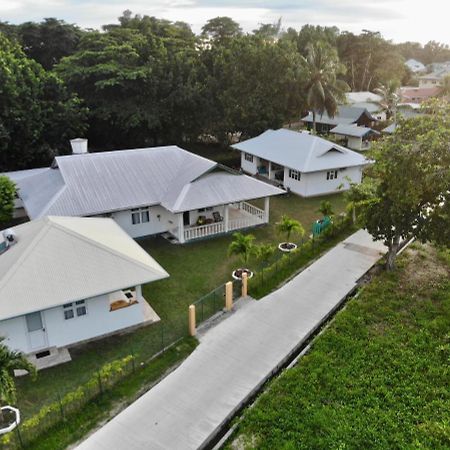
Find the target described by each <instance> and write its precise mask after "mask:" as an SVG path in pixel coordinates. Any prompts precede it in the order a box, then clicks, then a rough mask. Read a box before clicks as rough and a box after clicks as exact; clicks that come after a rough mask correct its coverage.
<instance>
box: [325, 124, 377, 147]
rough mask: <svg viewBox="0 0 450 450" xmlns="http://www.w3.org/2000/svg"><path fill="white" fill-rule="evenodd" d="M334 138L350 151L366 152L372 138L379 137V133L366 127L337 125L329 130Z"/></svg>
mask: <svg viewBox="0 0 450 450" xmlns="http://www.w3.org/2000/svg"><path fill="white" fill-rule="evenodd" d="M330 133H334V134H335V136H336V137H337V138H338V139H339V138H340V139H341V140H342V141H343V145H344V146H346V147H348V148H351V149H352V150H359V151H364V150H368V149H369V148H370V145H371V141H372V139H373V138H374V137H376V136H379V134H380V133H379V132H378V131H375V130H372V129H371V128H367V127H359V126H358V125H344V124H339V125H337V126H335V127H334V128H332V129H331V130H330Z"/></svg>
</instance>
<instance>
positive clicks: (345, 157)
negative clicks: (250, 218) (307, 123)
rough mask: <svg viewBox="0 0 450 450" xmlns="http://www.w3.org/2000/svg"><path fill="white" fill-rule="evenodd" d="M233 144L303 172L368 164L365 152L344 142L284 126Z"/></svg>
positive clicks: (235, 146) (234, 146) (236, 147)
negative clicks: (343, 143) (363, 153)
mask: <svg viewBox="0 0 450 450" xmlns="http://www.w3.org/2000/svg"><path fill="white" fill-rule="evenodd" d="M232 147H233V148H235V149H237V150H241V151H244V152H246V153H250V154H251V155H255V156H258V157H260V158H264V159H267V160H268V161H272V162H274V163H276V164H280V165H282V166H286V167H289V168H291V169H296V170H299V171H300V172H317V171H320V170H328V169H339V168H342V167H352V166H363V165H365V164H368V161H367V160H366V158H364V156H362V155H360V154H359V153H356V152H354V151H352V150H349V149H347V148H345V147H342V146H341V145H338V144H335V143H333V142H330V141H327V140H326V139H323V138H321V137H318V136H313V135H311V134H309V133H298V132H296V131H291V130H286V129H284V128H282V129H279V130H267V131H265V132H264V133H262V134H261V135H259V136H257V137H255V138H252V139H248V140H247V141H244V142H240V143H238V144H234V145H232Z"/></svg>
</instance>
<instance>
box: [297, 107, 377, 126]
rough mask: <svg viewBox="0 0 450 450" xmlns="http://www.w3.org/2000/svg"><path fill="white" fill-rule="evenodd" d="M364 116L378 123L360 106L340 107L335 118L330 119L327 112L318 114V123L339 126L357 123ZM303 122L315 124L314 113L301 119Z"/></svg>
mask: <svg viewBox="0 0 450 450" xmlns="http://www.w3.org/2000/svg"><path fill="white" fill-rule="evenodd" d="M362 115H366V116H367V117H368V118H369V119H370V120H372V121H376V120H377V119H376V118H375V117H373V116H372V114H370V112H369V111H368V110H367V109H366V108H364V107H358V106H339V107H338V110H337V112H336V115H335V116H334V117H330V116H329V115H328V114H327V113H326V112H324V113H323V114H316V122H317V123H322V124H325V125H339V124H340V123H342V124H351V123H355V122H356V121H357V120H358V119H359V118H360V117H361V116H362ZM301 120H302V121H303V122H310V123H312V122H313V115H312V112H309V113H308V115H307V116H305V117H303V118H302V119H301Z"/></svg>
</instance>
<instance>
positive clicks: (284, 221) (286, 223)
mask: <svg viewBox="0 0 450 450" xmlns="http://www.w3.org/2000/svg"><path fill="white" fill-rule="evenodd" d="M277 229H278V231H279V232H280V233H285V234H286V242H289V238H290V237H291V234H292V233H295V234H298V235H299V236H303V235H304V234H305V230H304V228H303V226H302V224H301V223H300V222H299V221H298V220H295V219H291V218H290V217H288V216H286V215H283V216H281V221H280V222H278V223H277Z"/></svg>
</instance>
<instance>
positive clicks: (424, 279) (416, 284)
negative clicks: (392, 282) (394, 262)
mask: <svg viewBox="0 0 450 450" xmlns="http://www.w3.org/2000/svg"><path fill="white" fill-rule="evenodd" d="M405 257H406V258H404V260H405V266H404V268H403V270H401V271H399V274H400V283H399V287H400V289H401V290H405V291H409V292H414V293H416V294H420V293H422V292H424V290H426V291H429V289H430V287H433V286H437V285H439V284H440V283H441V282H442V281H443V280H445V279H448V277H449V276H450V268H449V267H448V266H447V265H446V264H445V263H444V262H443V261H442V260H441V259H440V258H439V257H438V255H437V251H436V249H435V248H434V247H433V246H431V245H429V244H414V246H411V247H409V248H408V249H407V250H406V252H405Z"/></svg>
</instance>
